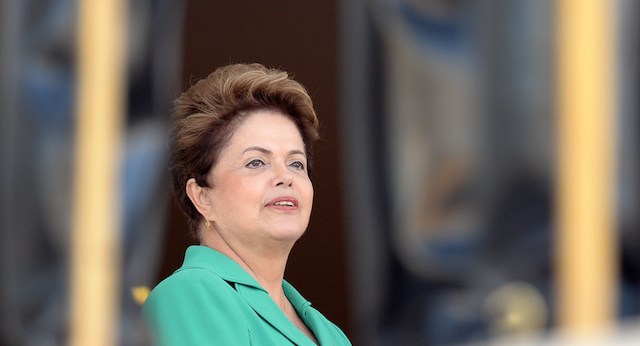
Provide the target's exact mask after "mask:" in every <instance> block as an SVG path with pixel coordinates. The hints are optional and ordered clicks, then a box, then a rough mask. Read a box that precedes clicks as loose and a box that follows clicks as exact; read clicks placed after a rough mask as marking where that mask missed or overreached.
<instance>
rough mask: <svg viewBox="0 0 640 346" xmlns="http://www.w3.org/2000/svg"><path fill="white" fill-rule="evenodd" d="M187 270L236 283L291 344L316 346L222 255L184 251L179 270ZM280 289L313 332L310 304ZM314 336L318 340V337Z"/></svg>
mask: <svg viewBox="0 0 640 346" xmlns="http://www.w3.org/2000/svg"><path fill="white" fill-rule="evenodd" d="M186 268H204V269H207V270H210V271H212V272H214V273H215V274H217V275H218V276H220V277H221V278H222V279H224V280H225V281H227V282H232V283H235V285H234V286H235V289H236V291H237V292H238V294H240V296H241V297H242V298H243V299H244V300H245V301H246V302H247V304H249V306H251V308H252V309H253V310H254V311H255V312H256V313H257V314H258V315H260V317H262V318H263V319H264V320H265V321H267V322H268V323H269V324H271V325H272V326H273V327H274V328H275V329H277V330H278V331H279V332H280V333H282V334H283V335H284V336H286V337H287V338H288V339H289V340H291V341H292V342H293V343H294V344H296V345H315V344H314V343H313V342H312V341H311V340H310V339H309V338H308V337H307V336H306V335H304V333H302V332H301V331H300V330H299V329H298V328H296V327H295V325H293V323H291V321H289V319H288V318H287V316H285V314H284V313H283V312H282V310H280V308H279V307H278V306H277V305H276V303H275V302H274V301H273V300H272V299H271V297H270V296H269V294H268V293H267V291H266V290H265V289H264V288H262V286H260V284H259V283H258V282H257V281H256V280H255V279H254V278H253V277H252V276H251V275H250V274H249V273H247V272H246V271H245V270H244V269H243V268H242V267H241V266H240V265H239V264H238V263H236V262H235V261H234V260H232V259H230V258H229V257H227V256H225V255H224V254H222V253H220V252H218V251H216V250H214V249H212V248H209V247H206V246H201V245H192V246H190V247H189V248H188V249H187V252H186V254H185V259H184V263H183V265H182V267H181V269H186ZM282 288H283V290H284V293H285V295H286V297H287V299H289V301H290V302H291V304H292V305H293V307H294V308H295V309H296V312H297V313H298V315H299V316H300V318H301V319H302V320H303V321H304V322H305V324H307V326H309V329H311V330H312V331H314V329H316V328H314V327H316V326H317V325H316V321H315V318H314V316H313V314H309V313H308V311H309V309H308V308H309V307H310V306H311V303H310V302H308V301H307V300H306V299H305V298H304V297H303V296H302V295H301V294H300V293H299V292H298V291H297V290H296V289H295V288H294V287H293V286H292V285H291V284H289V283H288V282H286V281H283V283H282ZM314 333H315V332H314ZM315 334H316V337H317V336H318V333H315Z"/></svg>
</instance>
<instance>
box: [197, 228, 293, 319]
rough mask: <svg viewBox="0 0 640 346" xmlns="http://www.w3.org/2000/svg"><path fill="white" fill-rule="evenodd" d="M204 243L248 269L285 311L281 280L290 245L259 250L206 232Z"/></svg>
mask: <svg viewBox="0 0 640 346" xmlns="http://www.w3.org/2000/svg"><path fill="white" fill-rule="evenodd" d="M201 244H202V245H204V246H208V247H210V248H212V249H215V250H217V251H219V252H221V253H223V254H225V255H226V256H228V257H229V258H231V259H232V260H234V261H235V262H237V263H238V264H239V265H240V266H241V267H242V268H243V269H244V270H246V271H247V272H248V273H249V274H250V275H251V276H252V277H253V278H254V279H256V281H258V283H259V284H260V285H261V286H262V287H263V288H264V289H265V290H266V291H267V293H269V296H270V297H271V299H273V301H274V302H275V303H276V304H277V305H278V306H279V307H280V308H281V309H283V310H284V308H285V306H286V304H285V303H286V297H285V295H284V291H283V289H282V280H283V279H284V271H285V267H286V265H287V259H288V257H289V252H290V251H291V247H292V246H293V244H291V245H290V246H286V247H279V248H269V247H265V246H260V247H259V248H255V247H249V246H243V244H233V243H232V244H230V243H228V242H226V241H225V240H224V239H223V238H222V237H221V236H220V234H219V233H218V232H215V231H213V232H203V235H202V239H201Z"/></svg>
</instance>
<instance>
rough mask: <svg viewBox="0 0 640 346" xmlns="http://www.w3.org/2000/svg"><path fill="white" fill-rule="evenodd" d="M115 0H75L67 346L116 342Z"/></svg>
mask: <svg viewBox="0 0 640 346" xmlns="http://www.w3.org/2000/svg"><path fill="white" fill-rule="evenodd" d="M124 5H125V4H124V1H123V0H101V1H94V0H80V1H79V11H78V13H79V18H78V78H79V79H78V99H77V100H78V104H77V107H78V108H77V112H78V118H77V130H76V131H77V135H76V143H75V145H76V162H75V180H74V183H75V185H74V211H73V213H74V216H73V253H72V298H71V303H72V309H71V312H72V316H71V317H72V321H71V323H72V326H71V328H72V330H71V344H72V345H77V346H79V345H115V344H116V343H117V340H118V333H117V331H118V329H117V316H118V306H119V305H120V304H119V299H118V298H119V296H118V287H119V280H118V278H119V266H120V246H119V234H120V231H119V226H120V215H119V212H118V205H117V201H118V191H119V184H118V175H119V167H118V161H119V157H118V152H119V149H120V148H119V143H120V139H121V136H120V128H121V126H122V124H123V111H124V109H125V108H124V100H123V99H124V91H123V87H124V76H125V71H124V48H125V47H124V46H125V44H124V39H125V24H126V23H125V18H124V14H125V12H124V11H125V7H124Z"/></svg>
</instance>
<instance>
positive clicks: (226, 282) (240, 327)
mask: <svg viewBox="0 0 640 346" xmlns="http://www.w3.org/2000/svg"><path fill="white" fill-rule="evenodd" d="M282 288H283V289H284V293H285V295H286V296H287V298H288V299H289V301H290V302H291V304H292V305H293V307H294V308H295V309H296V312H297V313H298V315H299V316H300V318H301V319H302V320H303V321H304V323H305V324H306V325H307V327H309V329H310V330H311V331H312V332H313V334H314V335H315V337H316V339H318V342H319V343H320V344H321V345H331V346H334V345H351V343H350V342H349V339H347V337H346V336H345V334H344V333H343V332H342V331H341V330H340V329H339V328H338V327H337V326H336V325H335V324H333V323H331V322H330V321H329V320H328V319H327V318H325V317H324V316H323V315H322V314H321V313H320V312H319V311H318V310H316V309H314V308H313V307H312V306H311V303H309V302H308V301H307V300H306V299H304V297H302V295H300V293H298V291H296V289H295V288H293V286H291V285H290V284H289V283H288V282H286V281H284V282H283V283H282ZM142 314H143V317H144V319H145V320H146V322H147V324H148V326H149V328H150V331H151V333H152V335H153V336H154V340H155V341H156V344H158V345H315V344H314V343H313V341H312V340H310V339H309V338H308V337H307V336H306V335H305V334H304V333H302V332H301V331H300V330H299V329H298V328H296V327H295V326H294V325H293V323H291V321H289V319H288V318H287V317H286V316H285V314H284V313H283V312H282V311H281V310H280V308H278V306H277V305H276V304H275V303H274V302H273V300H272V299H271V297H269V295H268V293H267V291H265V290H264V289H263V288H262V287H261V286H260V284H258V282H257V281H256V280H255V279H254V278H253V277H252V276H251V275H249V273H247V272H246V271H245V270H244V269H243V268H242V267H240V265H239V264H237V263H236V262H235V261H233V260H232V259H230V258H229V257H227V256H225V255H223V254H222V253H220V252H218V251H216V250H213V249H211V248H209V247H206V246H190V247H189V248H188V249H187V252H186V254H185V259H184V263H183V264H182V267H181V268H180V269H178V270H177V271H176V272H175V273H173V274H172V275H171V276H169V277H168V278H166V279H165V280H163V281H162V282H161V283H160V284H158V286H156V287H155V288H154V289H153V291H152V292H151V294H150V295H149V297H148V298H147V300H146V302H145V303H144V305H143V307H142Z"/></svg>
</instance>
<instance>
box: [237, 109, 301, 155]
mask: <svg viewBox="0 0 640 346" xmlns="http://www.w3.org/2000/svg"><path fill="white" fill-rule="evenodd" d="M263 141H269V142H276V143H281V144H288V145H300V146H303V141H302V135H301V133H300V130H299V129H298V127H297V125H296V124H295V122H294V121H293V120H292V119H291V118H290V117H289V116H288V115H286V114H284V113H282V112H279V111H270V110H260V111H255V112H252V113H250V114H248V115H247V116H246V118H245V119H243V121H242V122H241V123H240V124H239V125H238V126H237V127H236V129H235V131H234V133H233V135H232V137H231V139H230V143H229V145H230V146H233V145H234V144H235V145H242V142H254V144H259V143H258V142H263Z"/></svg>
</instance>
